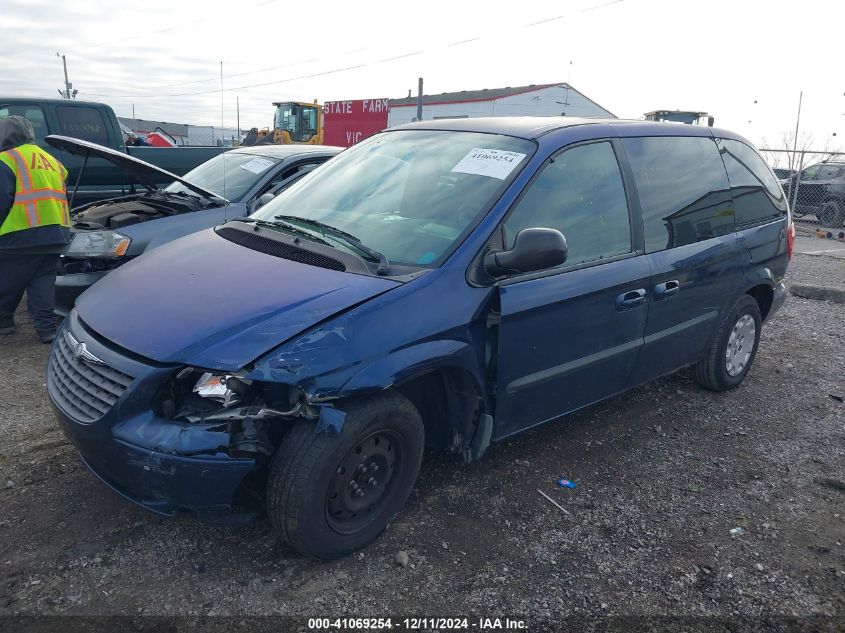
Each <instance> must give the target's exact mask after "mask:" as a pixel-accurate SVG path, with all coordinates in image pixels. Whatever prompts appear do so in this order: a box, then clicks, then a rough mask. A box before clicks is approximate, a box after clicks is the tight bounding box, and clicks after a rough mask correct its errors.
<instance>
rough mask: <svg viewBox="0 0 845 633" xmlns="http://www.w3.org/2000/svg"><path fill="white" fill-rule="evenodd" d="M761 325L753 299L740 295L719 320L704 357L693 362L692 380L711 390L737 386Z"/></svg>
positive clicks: (748, 365)
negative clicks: (717, 327)
mask: <svg viewBox="0 0 845 633" xmlns="http://www.w3.org/2000/svg"><path fill="white" fill-rule="evenodd" d="M762 324H763V318H762V316H761V314H760V306H759V305H757V301H756V300H755V299H754V298H753V297H751V296H749V295H743V296H742V297H740V298H739V299H738V300H737V302H736V303H735V304H734V305H733V307H732V308H731V309H730V310H729V311H728V313H727V315H726V316H725V317H724V318H723V319H722V322H721V324H720V325H719V329H718V331H717V332H716V334H715V336H714V337H713V341H712V343H711V345H710V348H709V349H708V350H707V354H706V355H705V357H704V358H703V359H702V360H700V361H699V362H698V363H696V364H695V365H693V368H692V375H693V378H694V379H695V381H696V382H697V383H698V384H699V385H701V386H702V387H704V388H705V389H710V390H711V391H730V390H731V389H734V388H735V387H737V386H739V384H740V383H741V382H742V381H743V379H744V378H745V376H746V374H748V370H749V369H751V364H752V363H753V362H754V357H755V356H756V355H757V347H758V345H759V343H760V329H761V327H762Z"/></svg>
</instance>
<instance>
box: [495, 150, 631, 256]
mask: <svg viewBox="0 0 845 633" xmlns="http://www.w3.org/2000/svg"><path fill="white" fill-rule="evenodd" d="M527 228H550V229H557V230H559V231H560V232H561V233H563V235H564V237H566V243H567V247H568V254H567V257H566V265H567V266H572V265H574V264H582V263H584V262H589V261H594V260H597V259H603V258H606V257H612V256H614V255H621V254H624V253H628V252H630V251H631V224H630V220H629V216H628V201H627V199H626V197H625V188H624V186H623V185H622V175H621V173H620V171H619V164H618V163H617V161H616V154H615V152H614V151H613V147H612V146H611V144H610V143H608V142H606V141H603V142H600V143H591V144H589V145H580V146H578V147H574V148H572V149H569V150H566V151H564V152H562V153H561V154H558V155H557V156H555V157H554V158H553V159H552V161H551V162H550V163H549V164H548V165H546V166H545V167H544V168H543V171H542V173H540V175H539V176H538V177H537V178H536V179H535V180H534V182H533V183H531V185H530V186H529V188H528V190H527V191H526V192H525V195H523V197H522V198H521V199H520V200H519V202H518V203H517V206H516V208H515V209H514V210H513V212H512V213H511V214H510V216H508V218H507V220H505V223H504V229H505V242H506V245H507V248H513V245H514V241H515V240H516V235H517V233H519V232H520V231H521V230H522V229H527Z"/></svg>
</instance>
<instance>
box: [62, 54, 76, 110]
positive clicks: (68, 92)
mask: <svg viewBox="0 0 845 633" xmlns="http://www.w3.org/2000/svg"><path fill="white" fill-rule="evenodd" d="M56 57H61V58H62V66H63V67H64V71H65V89H64V90H63V91H62V90H59V94H60V95H62V99H76V93H77V92H79V91H78V90H73V91H72V88H73V84H72V83H70V82H69V81H68V79H67V59H66V58H65V56H64V55H60V54H59V53H56Z"/></svg>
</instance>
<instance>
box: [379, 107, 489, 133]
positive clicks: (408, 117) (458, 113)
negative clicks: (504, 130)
mask: <svg viewBox="0 0 845 633" xmlns="http://www.w3.org/2000/svg"><path fill="white" fill-rule="evenodd" d="M416 116H417V105H416V104H413V105H410V106H398V107H397V106H393V107H392V108H390V112H389V113H388V115H387V127H393V126H394V125H401V124H402V123H410V122H411V121H412V120H414V118H416ZM478 116H493V102H492V101H473V102H471V103H444V104H442V105H423V120H424V121H428V120H431V119H434V118H439V117H478Z"/></svg>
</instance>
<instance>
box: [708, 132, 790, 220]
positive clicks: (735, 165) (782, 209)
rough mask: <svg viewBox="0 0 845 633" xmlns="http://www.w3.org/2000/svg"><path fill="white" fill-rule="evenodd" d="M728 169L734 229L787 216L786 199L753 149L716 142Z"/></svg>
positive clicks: (720, 141) (730, 142) (743, 145)
mask: <svg viewBox="0 0 845 633" xmlns="http://www.w3.org/2000/svg"><path fill="white" fill-rule="evenodd" d="M718 145H719V151H720V152H721V153H722V159H723V160H724V162H725V168H726V169H727V170H728V180H730V183H731V192H732V194H733V199H734V213H735V214H736V224H737V226H742V225H745V224H749V223H753V222H759V221H761V220H766V219H769V218H777V217H780V216H782V215H785V214H786V199H785V198H784V195H783V191H782V190H781V188H780V185H779V184H778V182H777V180H775V177H774V176H773V175H772V172H771V171H770V170H769V168H768V166H767V165H766V163H765V162H764V161H763V159H762V158H760V155H759V154H757V152H755V151H754V150H753V149H751V148H750V147H748V145H745V144H744V143H740V142H739V141H732V140H727V139H720V140H719V141H718Z"/></svg>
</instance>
